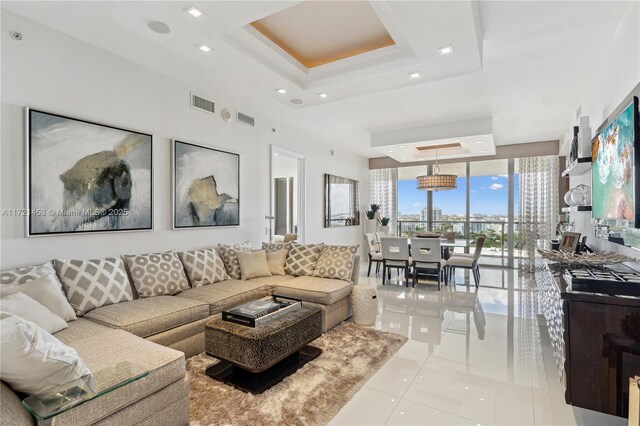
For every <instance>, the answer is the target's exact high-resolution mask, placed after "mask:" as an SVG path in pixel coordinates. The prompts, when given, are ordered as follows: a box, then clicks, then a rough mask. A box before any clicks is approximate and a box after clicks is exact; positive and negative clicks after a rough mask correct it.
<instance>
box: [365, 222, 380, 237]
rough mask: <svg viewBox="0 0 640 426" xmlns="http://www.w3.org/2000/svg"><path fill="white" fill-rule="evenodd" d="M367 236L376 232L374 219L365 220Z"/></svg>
mask: <svg viewBox="0 0 640 426" xmlns="http://www.w3.org/2000/svg"><path fill="white" fill-rule="evenodd" d="M365 228H366V232H367V234H370V233H373V232H378V221H377V220H375V219H367V222H366V224H365Z"/></svg>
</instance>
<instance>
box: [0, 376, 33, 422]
mask: <svg viewBox="0 0 640 426" xmlns="http://www.w3.org/2000/svg"><path fill="white" fill-rule="evenodd" d="M0 401H1V403H0V424H1V425H12V426H13V425H15V426H26V425H33V424H35V422H34V421H33V417H31V414H29V412H28V411H27V409H26V408H24V407H23V406H22V402H21V401H20V398H19V397H18V395H16V393H15V392H14V391H12V390H11V388H10V387H9V386H7V385H6V384H5V383H4V382H0Z"/></svg>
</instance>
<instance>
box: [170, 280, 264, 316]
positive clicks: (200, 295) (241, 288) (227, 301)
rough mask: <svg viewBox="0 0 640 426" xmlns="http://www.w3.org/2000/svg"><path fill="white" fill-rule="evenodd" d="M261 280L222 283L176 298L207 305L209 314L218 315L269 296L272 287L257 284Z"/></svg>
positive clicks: (188, 291)
mask: <svg viewBox="0 0 640 426" xmlns="http://www.w3.org/2000/svg"><path fill="white" fill-rule="evenodd" d="M266 278H272V277H266ZM260 279H262V278H257V279H253V280H249V281H240V280H227V281H222V282H219V283H215V284H213V285H207V286H204V287H197V288H192V289H191V290H187V291H183V292H182V293H180V294H179V295H177V296H176V297H177V298H185V299H188V300H197V301H199V302H201V303H207V304H208V305H209V314H210V315H213V314H218V313H220V312H222V311H223V310H224V309H227V308H232V307H234V306H238V305H241V304H243V303H245V302H249V301H251V300H255V299H259V298H261V297H264V296H267V295H269V292H270V287H268V286H266V285H264V284H262V283H261V282H257V281H258V280H260Z"/></svg>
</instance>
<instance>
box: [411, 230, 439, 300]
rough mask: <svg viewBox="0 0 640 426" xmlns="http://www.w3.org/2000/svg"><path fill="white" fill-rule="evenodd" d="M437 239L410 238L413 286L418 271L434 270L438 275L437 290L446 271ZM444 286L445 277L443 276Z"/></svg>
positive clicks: (416, 279) (416, 280)
mask: <svg viewBox="0 0 640 426" xmlns="http://www.w3.org/2000/svg"><path fill="white" fill-rule="evenodd" d="M441 250H442V249H441V247H440V239H439V238H412V239H411V261H412V264H413V286H414V287H415V286H416V283H417V282H418V273H419V272H420V271H423V272H424V271H433V270H434V269H435V270H436V274H437V275H438V290H440V284H441V282H442V280H441V278H442V275H443V271H446V268H445V266H446V264H447V261H446V260H443V259H442V251H441ZM444 275H445V276H444V279H445V284H447V277H446V274H444Z"/></svg>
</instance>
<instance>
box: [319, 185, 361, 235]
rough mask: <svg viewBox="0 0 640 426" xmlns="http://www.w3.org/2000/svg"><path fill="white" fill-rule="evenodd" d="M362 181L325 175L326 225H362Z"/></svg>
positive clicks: (326, 226) (331, 226)
mask: <svg viewBox="0 0 640 426" xmlns="http://www.w3.org/2000/svg"><path fill="white" fill-rule="evenodd" d="M359 204H360V183H359V182H358V181H357V180H353V179H349V178H344V177H339V176H334V175H329V174H325V175H324V227H325V228H334V227H343V226H357V225H360V210H359V208H358V205H359Z"/></svg>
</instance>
